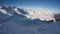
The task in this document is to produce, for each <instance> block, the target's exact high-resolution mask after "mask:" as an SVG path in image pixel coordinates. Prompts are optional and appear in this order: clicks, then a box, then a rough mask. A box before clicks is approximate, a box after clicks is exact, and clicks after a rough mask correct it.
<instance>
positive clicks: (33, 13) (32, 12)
mask: <svg viewBox="0 0 60 34" xmlns="http://www.w3.org/2000/svg"><path fill="white" fill-rule="evenodd" d="M24 10H25V11H27V12H28V13H29V14H27V15H25V16H26V17H27V18H29V19H40V20H42V21H45V20H46V21H49V20H54V21H55V18H54V16H55V14H60V12H58V11H56V10H52V9H48V8H24Z"/></svg>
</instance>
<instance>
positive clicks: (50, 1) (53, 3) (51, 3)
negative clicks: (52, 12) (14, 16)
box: [0, 0, 60, 9]
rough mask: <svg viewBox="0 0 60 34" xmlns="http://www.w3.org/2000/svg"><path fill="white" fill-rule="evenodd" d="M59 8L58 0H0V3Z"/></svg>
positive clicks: (59, 0) (59, 2) (59, 1)
mask: <svg viewBox="0 0 60 34" xmlns="http://www.w3.org/2000/svg"><path fill="white" fill-rule="evenodd" d="M3 4H7V5H10V6H17V7H30V8H54V9H60V0H0V5H3Z"/></svg>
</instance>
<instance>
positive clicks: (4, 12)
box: [0, 6, 60, 22]
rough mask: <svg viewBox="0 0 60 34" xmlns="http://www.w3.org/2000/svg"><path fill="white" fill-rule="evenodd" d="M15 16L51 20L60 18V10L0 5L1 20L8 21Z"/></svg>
mask: <svg viewBox="0 0 60 34" xmlns="http://www.w3.org/2000/svg"><path fill="white" fill-rule="evenodd" d="M14 18H23V19H30V20H34V19H39V20H41V21H51V20H53V21H54V22H56V20H59V19H60V12H59V11H55V10H51V9H48V8H45V9H44V8H17V7H11V6H0V21H3V22H5V21H8V20H11V19H14Z"/></svg>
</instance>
